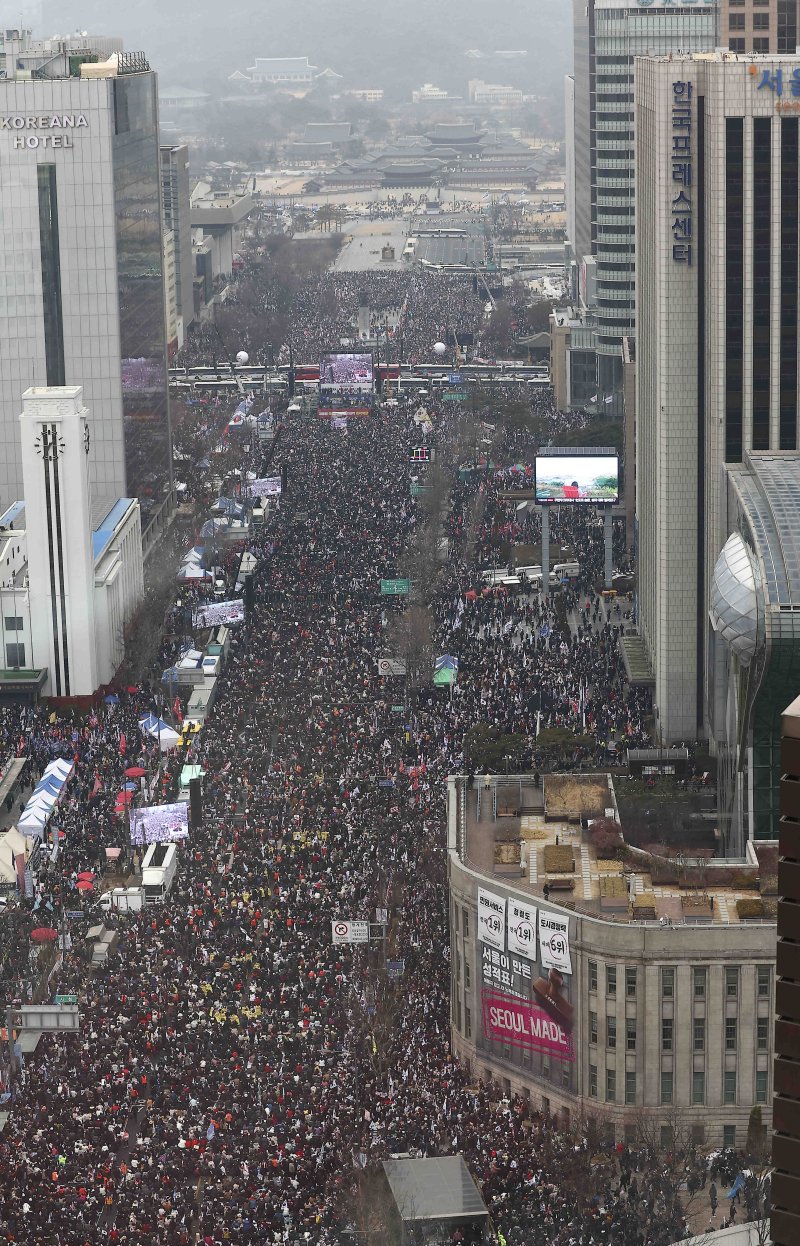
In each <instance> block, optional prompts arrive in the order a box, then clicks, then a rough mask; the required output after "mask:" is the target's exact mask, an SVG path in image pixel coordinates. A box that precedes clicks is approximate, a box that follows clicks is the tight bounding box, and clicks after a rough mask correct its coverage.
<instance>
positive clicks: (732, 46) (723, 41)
mask: <svg viewBox="0 0 800 1246" xmlns="http://www.w3.org/2000/svg"><path fill="white" fill-rule="evenodd" d="M797 31H798V4H797V0H720V6H719V46H720V47H721V48H728V50H729V51H731V52H756V53H761V54H764V55H769V54H772V55H775V53H777V54H778V55H780V56H793V55H794V53H795V52H796V51H797Z"/></svg>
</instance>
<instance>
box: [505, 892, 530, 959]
mask: <svg viewBox="0 0 800 1246" xmlns="http://www.w3.org/2000/svg"><path fill="white" fill-rule="evenodd" d="M508 950H509V952H512V953H515V954H516V955H517V956H527V958H528V960H536V909H535V907H534V906H533V905H531V904H520V903H519V901H518V900H509V902H508Z"/></svg>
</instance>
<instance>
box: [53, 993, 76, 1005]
mask: <svg viewBox="0 0 800 1246" xmlns="http://www.w3.org/2000/svg"><path fill="white" fill-rule="evenodd" d="M55 1002H56V1003H57V1004H77V1002H78V997H77V995H56V998H55Z"/></svg>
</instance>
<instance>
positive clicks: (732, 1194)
mask: <svg viewBox="0 0 800 1246" xmlns="http://www.w3.org/2000/svg"><path fill="white" fill-rule="evenodd" d="M743 1189H744V1173H743V1172H740V1173H739V1175H738V1176H737V1178H736V1180H735V1181H734V1183H733V1185H732V1186H731V1188H730V1190H729V1191H728V1195H727V1197H728V1198H736V1195H737V1194H738V1193H739V1191H740V1190H743Z"/></svg>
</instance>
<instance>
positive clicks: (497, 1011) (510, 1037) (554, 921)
mask: <svg viewBox="0 0 800 1246" xmlns="http://www.w3.org/2000/svg"><path fill="white" fill-rule="evenodd" d="M484 897H485V898H484V905H483V908H484V923H483V925H482V923H481V908H480V905H479V912H478V940H479V941H478V954H479V957H480V962H481V965H480V979H481V981H480V990H481V998H480V1003H481V1020H482V1030H483V1040H484V1041H483V1046H484V1048H485V1049H487V1050H491V1051H493V1052H495V1054H498V1055H503V1054H506V1056H507V1055H508V1051H507V1049H508V1048H509V1047H510V1048H513V1049H516V1050H517V1051H519V1050H520V1049H521V1050H522V1051H523V1052H524V1051H528V1052H534V1051H535V1052H540V1053H541V1054H542V1056H543V1057H546V1058H551V1057H555V1058H556V1059H557V1060H559V1061H566V1062H568V1063H570V1064H571V1063H572V1062H573V1061H574V1059H575V1050H574V1045H573V1019H574V1006H573V1002H572V974H571V969H572V963H571V957H570V950H569V918H568V917H561V916H560V915H557V914H554V913H550V912H546V911H542V910H537V908H536V906H535V905H531V904H528V903H527V902H525V901H521V900H517V899H515V898H513V897H510V898H509V899H508V900H506V899H505V898H504V897H498V896H496V895H494V894H493V893H489V895H488V897H487V894H486V893H484ZM487 899H488V900H489V902H488V903H487ZM500 899H502V901H503V904H504V906H505V909H504V916H505V918H506V920H505V922H504V923H503V924H504V929H503V932H502V934H503V938H502V940H501V938H500V937H499V934H498V931H497V929H496V923H491V925H492V930H491V935H492V938H493V940H494V942H492V941H487V940H486V939H485V937H484V936H485V934H486V933H487V931H488V927H489V925H490V921H489V919H490V918H491V917H492V916H494V915H496V916H500V914H499V912H498V909H497V908H496V907H495V906H494V904H493V903H492V902H493V901H494V902H496V901H497V900H500ZM498 944H499V945H500V946H498ZM506 948H507V950H506Z"/></svg>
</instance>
